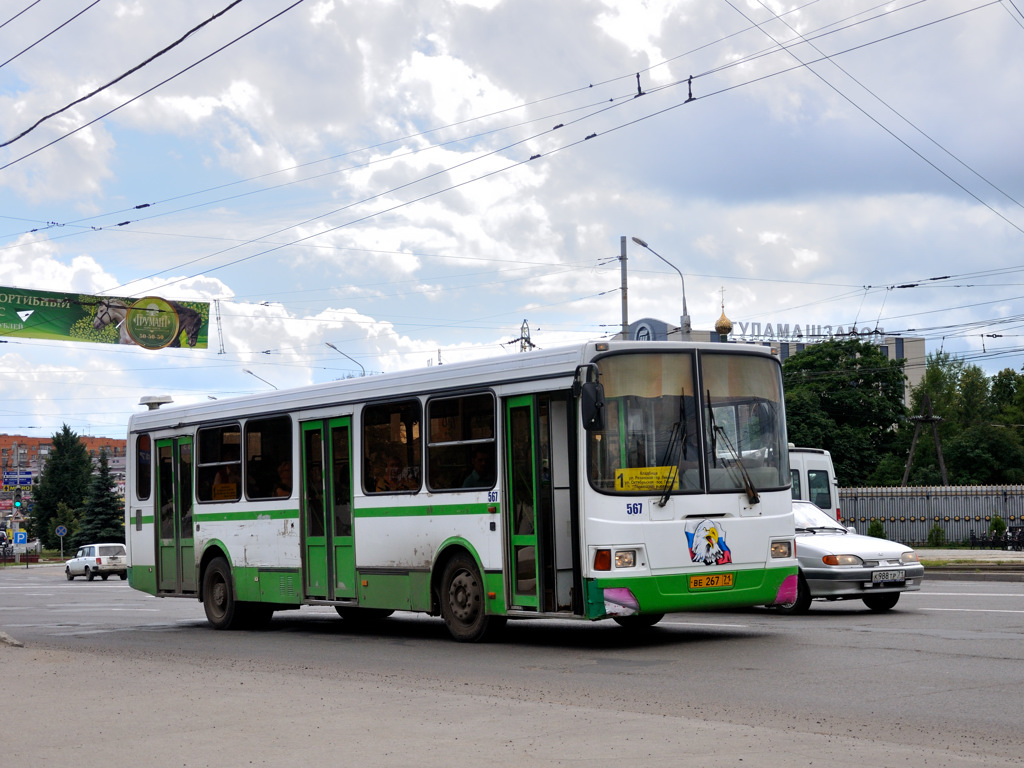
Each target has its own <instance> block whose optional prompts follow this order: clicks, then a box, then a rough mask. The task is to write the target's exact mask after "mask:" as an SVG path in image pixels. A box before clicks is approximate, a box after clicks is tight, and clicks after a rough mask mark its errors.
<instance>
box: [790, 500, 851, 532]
mask: <svg viewBox="0 0 1024 768" xmlns="http://www.w3.org/2000/svg"><path fill="white" fill-rule="evenodd" d="M793 516H794V517H795V519H796V529H797V530H798V531H821V530H825V531H829V532H830V533H831V532H832V531H842V532H843V533H846V529H845V528H844V527H843V526H842V525H840V524H839V523H837V522H836V521H835V520H833V519H832V518H831V517H829V516H828V515H826V514H825V513H824V512H822V511H821V510H820V509H818V507H817V506H815V505H814V504H812V503H811V502H809V501H794V502H793Z"/></svg>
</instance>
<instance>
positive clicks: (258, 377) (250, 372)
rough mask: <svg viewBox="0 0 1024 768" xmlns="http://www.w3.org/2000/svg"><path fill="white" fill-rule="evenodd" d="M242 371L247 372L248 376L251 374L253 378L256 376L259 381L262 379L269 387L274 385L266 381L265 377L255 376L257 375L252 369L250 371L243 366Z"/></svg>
mask: <svg viewBox="0 0 1024 768" xmlns="http://www.w3.org/2000/svg"><path fill="white" fill-rule="evenodd" d="M242 373H248V374H249V375H250V376H252V377H253V378H257V379H259V380H260V381H262V382H263V383H264V384H266V385H267V386H269V387H274V385H273V384H271V383H270V382H269V381H267V380H266V379H264V378H263V377H262V376H257V375H256V374H255V373H253V372H252V371H250V370H249V369H248V368H243V369H242ZM274 389H277V387H274Z"/></svg>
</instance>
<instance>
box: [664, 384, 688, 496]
mask: <svg viewBox="0 0 1024 768" xmlns="http://www.w3.org/2000/svg"><path fill="white" fill-rule="evenodd" d="M677 445H678V446H679V453H678V455H677V456H676V458H675V459H673V458H672V457H673V455H674V454H675V453H676V451H675V447H676V446H677ZM685 458H686V393H685V392H681V393H680V394H679V421H677V422H676V423H675V424H673V425H672V431H671V432H670V433H669V436H668V445H666V446H665V456H664V458H663V459H662V461H661V466H663V467H668V468H669V470H668V474H667V475H666V477H665V487H664V488H663V489H662V493H661V498H660V499H658V506H659V507H664V506H665V505H666V504H668V500H669V497H670V496H671V495H672V486H673V485H674V484H675V480H676V478H678V477H679V462H680V461H682V460H683V459H685Z"/></svg>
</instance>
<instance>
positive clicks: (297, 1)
mask: <svg viewBox="0 0 1024 768" xmlns="http://www.w3.org/2000/svg"><path fill="white" fill-rule="evenodd" d="M97 2H98V0H97ZM239 2H241V0H235V2H234V3H233V4H232V6H233V5H235V4H237V3H239ZM303 2H304V0H295V2H294V3H292V4H291V5H289V6H288V7H287V8H285V9H284V10H282V11H279V12H278V13H275V14H274V15H273V16H271V17H270V18H269V19H266V20H264V21H262V22H260V23H259V24H257V25H256V26H255V27H253V28H252V29H250V30H248V31H247V32H244V33H242V34H241V35H239V36H238V37H236V38H234V39H233V40H231V41H229V42H227V43H225V44H224V45H222V46H221V47H220V48H217V49H216V50H214V51H213V52H212V53H209V54H207V55H206V56H203V57H202V58H201V59H199V60H198V61H195V62H193V63H192V64H189V65H188V66H187V67H185V68H184V69H182V70H179V71H178V72H176V73H175V74H173V75H171V76H170V77H168V78H166V79H164V80H161V81H160V82H159V83H157V84H156V85H154V86H152V87H151V88H147V89H146V90H144V91H143V92H142V93H140V94H138V95H136V96H133V97H132V98H130V99H128V101H125V102H123V103H121V104H119V105H118V106H116V107H114V108H113V109H110V110H108V111H106V112H104V113H103V114H102V115H99V116H98V117H95V118H93V119H92V120H90V121H88V122H87V123H84V124H83V125H80V126H78V127H77V128H75V129H73V130H71V131H68V132H67V133H65V134H63V135H61V136H58V137H57V138H56V139H54V140H53V141H50V142H48V143H46V144H44V145H42V146H41V147H37V148H36V149H34V150H32V151H31V152H28V153H27V154H24V155H22V156H21V157H19V158H16V159H14V160H11V161H10V162H8V163H7V164H5V165H0V171H3V170H5V169H7V168H10V167H11V166H12V165H15V164H16V163H20V162H21V161H22V160H26V159H27V158H30V157H32V156H33V155H35V154H37V153H39V152H42V151H43V150H44V149H48V148H50V147H52V146H53V145H54V144H57V143H58V142H61V141H63V140H64V139H66V138H68V137H70V136H74V135H75V134H76V133H78V132H79V131H82V130H85V129H86V128H88V127H89V126H91V125H94V124H95V123H98V122H99V121H100V120H103V119H104V118H107V117H109V116H110V115H112V114H114V113H115V112H117V111H119V110H121V109H123V108H124V107H127V106H128V105H129V104H131V103H133V102H135V101H138V100H139V99H141V98H142V97H143V96H145V95H147V94H149V93H152V92H153V91H155V90H156V89H157V88H160V87H161V86H163V85H166V84H167V83H169V82H171V81H172V80H174V79H176V78H178V77H180V76H181V75H183V74H185V73H186V72H188V71H190V70H192V69H195V68H196V67H198V66H199V65H200V64H202V63H203V62H205V61H207V60H209V59H211V58H213V57H214V56H216V55H217V54H218V53H221V52H222V51H224V50H226V49H227V48H230V47H231V46H232V45H234V44H235V43H237V42H239V41H240V40H243V39H244V38H246V37H248V36H249V35H251V34H253V33H254V32H256V31H258V30H260V29H262V28H263V27H265V26H266V25H267V24H269V23H270V22H272V21H275V20H276V19H278V18H280V17H281V16H283V15H284V14H286V13H287V12H288V11H290V10H291V9H292V8H295V7H296V6H297V5H301V4H302V3H303ZM230 7H231V6H229V8H227V9H225V11H226V10H229V9H230ZM206 23H208V22H206ZM44 119H45V118H44ZM7 143H8V144H9V143H10V142H7ZM0 146H6V144H4V145H0Z"/></svg>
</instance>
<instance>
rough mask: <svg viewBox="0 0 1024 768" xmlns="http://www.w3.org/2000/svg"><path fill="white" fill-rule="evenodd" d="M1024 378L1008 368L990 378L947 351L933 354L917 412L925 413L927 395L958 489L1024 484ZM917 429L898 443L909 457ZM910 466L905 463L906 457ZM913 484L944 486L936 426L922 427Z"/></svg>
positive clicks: (917, 395)
mask: <svg viewBox="0 0 1024 768" xmlns="http://www.w3.org/2000/svg"><path fill="white" fill-rule="evenodd" d="M1022 384H1024V376H1020V375H1019V374H1016V373H1014V372H1013V371H1011V370H1009V369H1007V370H1004V371H1001V372H1000V373H998V374H996V375H995V376H993V377H991V378H988V377H986V376H985V374H984V372H983V371H982V369H981V368H979V367H978V366H976V365H967V364H965V363H964V362H963V361H962V360H959V359H957V358H954V357H951V356H950V355H949V354H947V353H938V354H934V355H929V356H928V363H927V368H926V369H925V375H924V377H923V378H922V380H921V383H920V384H919V385H918V386H917V387H915V388H914V391H913V392H912V394H911V402H912V410H913V412H914V414H915V415H920V414H921V403H922V402H923V400H924V396H925V395H926V394H927V395H928V397H929V399H930V400H931V403H932V412H933V413H934V415H935V416H936V417H938V418H940V419H941V421H939V422H938V425H937V426H938V433H939V442H940V443H941V446H942V456H943V460H944V463H945V465H946V474H947V476H948V478H949V482H950V483H951V484H952V485H976V484H983V485H984V484H1003V483H1020V482H1022V481H1024V430H1022V429H1021V428H1020V427H1019V426H1016V425H1018V424H1020V423H1021V422H1020V421H1019V420H1018V417H1019V416H1020V414H1021V413H1022V412H1024V411H1021V410H1020V406H1021V405H1024V386H1022ZM912 434H913V428H912V427H911V428H908V429H905V430H903V431H902V434H901V435H900V440H899V441H898V442H897V446H898V448H897V449H898V450H902V451H903V455H904V456H907V455H908V454H909V450H910V448H909V446H910V438H911V436H912ZM904 462H905V459H904ZM908 482H909V484H910V485H939V484H941V482H942V473H941V471H940V469H939V464H938V454H937V453H936V450H935V444H934V441H933V440H932V435H931V427H930V425H924V424H922V429H921V433H920V436H919V439H918V442H917V446H916V448H915V451H914V461H913V465H912V466H911V472H910V478H909V481H908Z"/></svg>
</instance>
